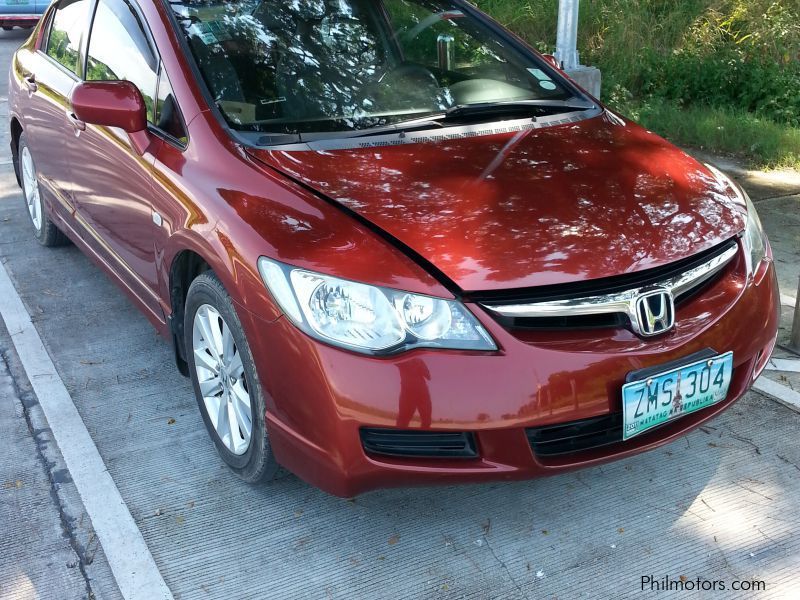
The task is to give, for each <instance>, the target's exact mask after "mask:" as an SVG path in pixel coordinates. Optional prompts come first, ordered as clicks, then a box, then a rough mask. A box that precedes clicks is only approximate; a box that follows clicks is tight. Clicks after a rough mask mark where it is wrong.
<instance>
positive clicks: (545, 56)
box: [542, 54, 561, 71]
mask: <svg viewBox="0 0 800 600" xmlns="http://www.w3.org/2000/svg"><path fill="white" fill-rule="evenodd" d="M542 58H543V59H545V60H546V61H547V62H548V64H549V65H550V66H552V67H555V68H556V69H558V70H559V71H560V70H561V63H559V62H558V59H557V58H556V57H555V56H553V55H552V54H542Z"/></svg>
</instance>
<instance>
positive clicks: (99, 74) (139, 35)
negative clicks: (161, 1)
mask: <svg viewBox="0 0 800 600" xmlns="http://www.w3.org/2000/svg"><path fill="white" fill-rule="evenodd" d="M157 72H158V61H157V60H156V57H155V55H154V53H153V51H152V50H151V48H150V45H149V44H148V42H147V36H146V35H145V33H144V28H143V27H142V23H141V22H140V21H139V17H138V16H137V14H136V13H135V12H134V10H133V8H132V7H131V6H130V4H128V3H127V2H123V1H122V0H101V1H100V3H99V4H98V5H97V12H96V13H95V17H94V23H93V25H92V35H91V37H90V38H89V52H88V59H87V61H86V79H87V80H89V81H118V80H123V79H124V80H126V81H130V82H131V83H133V84H134V85H135V86H136V87H138V88H139V91H140V92H141V93H142V97H143V98H144V103H145V105H146V106H147V120H148V121H150V122H151V123H152V122H154V119H153V95H154V94H155V91H156V80H157V78H158V76H157Z"/></svg>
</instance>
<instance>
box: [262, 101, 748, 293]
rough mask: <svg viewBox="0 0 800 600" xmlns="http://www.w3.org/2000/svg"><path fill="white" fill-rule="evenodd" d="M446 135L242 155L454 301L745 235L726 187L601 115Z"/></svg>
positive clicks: (603, 273) (659, 143)
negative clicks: (414, 258)
mask: <svg viewBox="0 0 800 600" xmlns="http://www.w3.org/2000/svg"><path fill="white" fill-rule="evenodd" d="M446 132H447V130H441V132H440V131H437V132H436V135H438V136H439V138H438V139H435V138H431V137H428V138H422V139H421V140H419V139H418V140H416V141H414V139H413V137H414V136H412V135H408V136H407V139H409V138H410V139H409V141H411V142H413V143H405V140H402V138H400V137H399V136H398V135H397V134H395V135H393V136H391V137H384V138H356V139H353V140H349V141H347V140H345V141H340V142H338V143H339V145H340V147H339V148H338V149H337V148H336V146H332V145H331V144H326V145H325V146H324V147H317V148H316V149H314V147H313V146H308V147H303V148H297V149H295V150H286V149H280V147H277V148H273V149H253V148H251V149H249V150H248V151H249V152H250V153H251V154H253V155H254V156H255V157H256V158H258V159H259V160H261V161H263V162H265V163H267V164H269V165H271V166H272V167H273V168H275V169H278V170H279V171H281V172H283V173H284V174H285V175H287V176H289V177H291V178H293V179H295V180H298V181H300V182H302V183H303V184H305V185H307V186H311V187H313V188H314V189H315V190H317V191H318V192H319V193H320V194H323V195H325V196H326V197H327V198H329V199H331V200H332V201H335V202H337V203H340V204H341V205H343V206H345V207H346V208H347V209H349V210H351V211H354V212H356V213H358V214H359V215H361V217H362V218H364V219H367V220H369V221H370V222H371V223H372V224H373V225H375V226H377V227H379V228H381V229H382V230H384V231H385V232H387V233H388V234H390V235H391V236H393V237H395V238H396V239H398V240H400V241H401V242H402V243H403V244H405V245H406V246H407V247H410V248H411V249H413V250H414V251H415V252H416V253H417V254H419V255H420V256H422V257H423V258H424V259H426V260H427V261H429V262H430V263H432V264H433V265H434V266H435V267H437V268H438V269H439V270H440V271H442V272H443V273H444V274H446V275H447V276H448V277H449V278H450V279H451V280H452V281H453V282H455V283H456V284H457V285H458V286H459V287H460V288H461V289H462V290H465V291H489V290H501V289H510V288H526V287H533V286H540V285H553V284H561V283H567V282H574V281H581V280H587V279H595V278H602V277H609V276H614V275H619V274H623V273H630V272H635V271H639V270H643V269H649V268H653V267H658V266H661V265H664V264H667V263H670V262H674V261H677V260H680V259H682V258H686V257H688V256H691V255H692V254H696V253H698V252H701V251H703V250H705V249H708V248H710V247H712V246H714V245H716V244H718V243H720V242H722V241H723V240H726V239H729V238H731V237H733V236H734V235H736V234H737V233H738V232H740V231H741V230H742V229H743V228H744V225H745V217H744V215H745V211H746V207H745V206H744V204H743V201H742V199H741V197H740V196H738V195H737V194H736V193H735V192H734V191H733V190H732V189H730V187H729V186H728V184H727V183H725V182H722V181H719V179H717V178H716V177H715V175H714V174H713V173H712V172H711V171H710V170H709V169H708V168H706V167H704V166H703V165H701V164H699V163H698V162H697V161H695V160H694V159H693V158H691V157H689V156H688V155H686V154H685V153H683V152H681V151H680V150H678V149H677V148H675V147H674V146H672V145H670V144H668V143H667V142H665V141H664V140H662V139H661V138H659V137H658V136H656V135H654V134H652V133H650V132H647V131H645V130H644V129H642V128H641V127H639V126H637V125H634V124H632V123H630V122H627V121H624V120H622V119H621V118H619V117H616V116H615V115H613V114H610V113H608V112H606V113H603V114H602V115H600V116H598V117H596V118H593V119H587V120H584V121H581V122H578V123H573V124H568V125H557V126H552V127H546V128H541V129H528V130H523V131H517V132H513V131H512V132H507V133H503V134H490V135H481V136H475V137H464V136H463V135H462V136H456V137H453V138H452V139H448V138H447V136H446V135H445V134H446ZM428 135H430V134H428ZM442 138H444V139H442ZM384 142H386V143H385V144H384ZM399 142H402V143H399Z"/></svg>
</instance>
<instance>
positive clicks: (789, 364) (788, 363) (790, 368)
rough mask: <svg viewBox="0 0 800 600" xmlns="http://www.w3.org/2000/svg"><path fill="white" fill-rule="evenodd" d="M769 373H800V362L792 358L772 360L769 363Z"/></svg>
mask: <svg viewBox="0 0 800 600" xmlns="http://www.w3.org/2000/svg"><path fill="white" fill-rule="evenodd" d="M767 370H768V371H785V372H787V373H800V360H794V359H790V358H770V359H769V363H767Z"/></svg>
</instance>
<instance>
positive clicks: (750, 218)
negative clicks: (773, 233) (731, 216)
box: [706, 164, 767, 276]
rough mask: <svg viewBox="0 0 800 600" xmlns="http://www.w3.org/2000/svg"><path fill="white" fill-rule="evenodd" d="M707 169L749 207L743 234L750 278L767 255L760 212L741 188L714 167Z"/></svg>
mask: <svg viewBox="0 0 800 600" xmlns="http://www.w3.org/2000/svg"><path fill="white" fill-rule="evenodd" d="M706 167H708V168H709V170H710V171H711V172H712V173H714V175H716V177H717V179H718V180H719V181H720V182H721V183H725V184H727V185H728V186H729V187H730V188H731V189H732V190H733V191H734V193H735V194H736V195H737V196H739V198H741V199H742V200H744V203H745V204H746V205H747V225H746V226H745V229H744V232H743V233H742V244H743V245H744V257H745V263H746V265H747V275H748V276H750V275H752V274H753V273H755V272H756V269H758V265H760V264H761V261H762V260H764V257H765V256H766V254H767V237H766V235H765V234H764V228H763V227H762V226H761V219H759V218H758V212H756V207H755V206H754V205H753V201H752V200H750V196H748V195H747V192H745V191H744V189H742V187H741V186H739V185H738V184H737V183H735V182H734V181H733V180H732V179H731V178H730V177H728V176H727V175H725V173H723V172H722V171H720V170H719V169H717V168H716V167H714V166H713V165H709V164H706Z"/></svg>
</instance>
